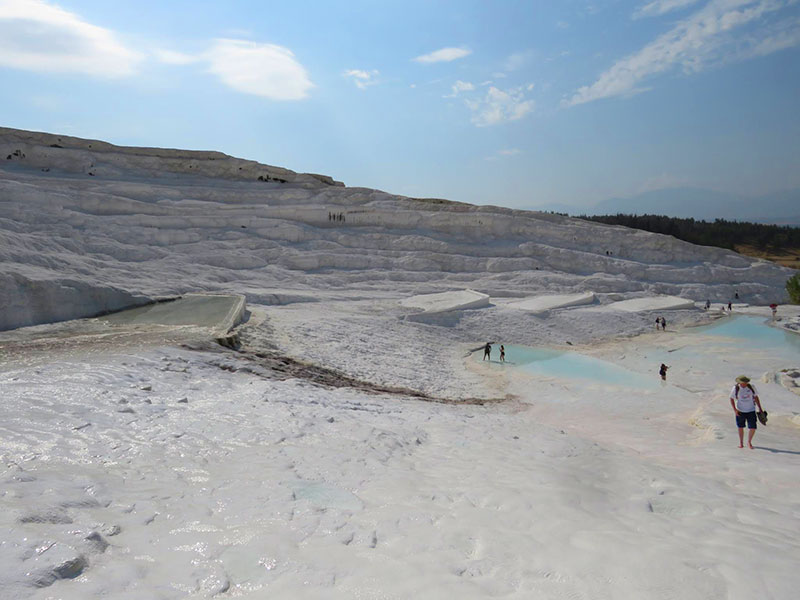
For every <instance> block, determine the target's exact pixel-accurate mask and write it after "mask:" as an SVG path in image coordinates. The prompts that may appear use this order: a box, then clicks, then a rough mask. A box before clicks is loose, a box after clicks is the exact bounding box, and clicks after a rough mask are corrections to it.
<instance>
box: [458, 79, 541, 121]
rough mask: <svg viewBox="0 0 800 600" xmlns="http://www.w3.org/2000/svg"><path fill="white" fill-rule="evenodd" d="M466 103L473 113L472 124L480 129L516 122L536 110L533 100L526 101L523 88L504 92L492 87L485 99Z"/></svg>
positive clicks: (466, 101)
mask: <svg viewBox="0 0 800 600" xmlns="http://www.w3.org/2000/svg"><path fill="white" fill-rule="evenodd" d="M465 103H466V105H467V107H469V109H470V110H471V111H472V118H471V121H472V123H473V124H474V125H477V126H478V127H487V126H489V125H497V124H499V123H504V122H506V121H516V120H518V119H521V118H522V117H524V116H525V115H526V114H528V113H529V112H531V111H532V110H533V108H534V102H533V100H526V99H525V93H524V90H523V88H515V89H512V90H508V91H503V90H500V89H497V88H496V87H494V86H492V87H490V88H489V90H488V91H487V92H486V96H484V97H483V98H480V99H478V100H465Z"/></svg>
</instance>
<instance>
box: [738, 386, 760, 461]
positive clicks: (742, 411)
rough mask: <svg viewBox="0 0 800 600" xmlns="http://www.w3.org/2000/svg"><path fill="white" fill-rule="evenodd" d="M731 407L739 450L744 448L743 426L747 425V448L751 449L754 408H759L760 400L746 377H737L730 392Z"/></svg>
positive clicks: (754, 422) (754, 423)
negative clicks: (737, 432)
mask: <svg viewBox="0 0 800 600" xmlns="http://www.w3.org/2000/svg"><path fill="white" fill-rule="evenodd" d="M731 406H732V407H733V412H734V413H736V427H737V428H738V429H739V448H744V425H745V423H747V429H748V432H747V446H748V447H749V448H750V449H751V450H752V449H753V436H754V435H755V434H756V427H757V426H758V425H757V424H756V406H758V410H759V412H760V411H763V410H764V409H763V408H761V400H759V398H758V392H757V391H756V388H755V386H753V384H751V383H750V378H749V377H747V376H746V375H739V377H737V378H736V384H735V385H734V386H733V389H732V390H731Z"/></svg>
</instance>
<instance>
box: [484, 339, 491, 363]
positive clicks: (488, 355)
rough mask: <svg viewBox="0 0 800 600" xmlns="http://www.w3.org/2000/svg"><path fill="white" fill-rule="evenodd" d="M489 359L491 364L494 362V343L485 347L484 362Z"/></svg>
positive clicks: (489, 343)
mask: <svg viewBox="0 0 800 600" xmlns="http://www.w3.org/2000/svg"><path fill="white" fill-rule="evenodd" d="M487 358H488V359H489V362H492V343H491V342H486V345H485V346H484V347H483V360H486V359H487Z"/></svg>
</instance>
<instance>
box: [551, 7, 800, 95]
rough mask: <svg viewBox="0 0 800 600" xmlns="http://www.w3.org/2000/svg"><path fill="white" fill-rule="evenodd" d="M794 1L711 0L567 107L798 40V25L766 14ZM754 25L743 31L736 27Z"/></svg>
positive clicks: (604, 75)
mask: <svg viewBox="0 0 800 600" xmlns="http://www.w3.org/2000/svg"><path fill="white" fill-rule="evenodd" d="M795 3H796V2H795V0H711V1H710V2H708V4H706V6H704V7H703V8H702V9H700V10H699V11H697V12H696V13H694V14H693V15H691V16H690V17H688V18H687V19H685V20H683V21H681V22H679V23H678V24H677V25H675V26H674V27H673V28H672V29H671V30H670V31H668V32H667V33H665V34H663V35H661V36H659V37H658V38H656V40H655V41H653V42H651V43H649V44H648V45H646V46H645V47H644V48H642V49H641V50H639V51H638V52H635V53H634V54H632V55H630V56H627V57H625V58H623V59H621V60H619V61H617V62H616V63H615V64H614V65H613V66H612V67H611V68H610V69H608V70H607V71H606V72H604V73H602V74H601V75H600V77H599V78H598V79H597V81H595V82H594V83H593V84H592V85H588V86H583V87H581V88H579V89H578V91H577V92H576V93H575V94H573V96H572V97H571V98H569V99H565V100H564V101H563V103H562V104H563V105H565V106H575V105H577V104H584V103H586V102H592V101H593V100H599V99H601V98H611V97H615V96H630V95H633V94H637V93H640V92H643V91H645V90H646V89H648V88H646V87H644V86H643V82H644V81H645V80H647V79H649V78H652V77H653V76H655V75H658V74H661V73H665V72H668V71H670V70H673V69H675V68H682V69H683V70H684V71H685V72H687V73H692V72H699V71H702V70H704V69H706V68H709V67H711V66H715V65H718V64H722V63H725V62H731V61H736V60H744V59H746V58H749V57H752V56H755V55H764V54H768V53H771V52H775V51H777V50H780V49H783V48H787V47H789V46H794V45H797V44H798V43H800V33H799V32H798V31H797V24H796V23H795V24H794V25H789V26H787V25H786V24H785V23H784V22H778V23H770V22H769V21H768V17H770V16H771V15H772V13H775V12H776V11H779V10H780V9H782V8H785V7H786V6H788V5H790V4H795ZM745 25H750V26H752V27H754V30H753V31H750V32H747V33H746V34H745V35H743V34H742V33H741V31H735V30H737V29H739V28H741V27H743V26H745Z"/></svg>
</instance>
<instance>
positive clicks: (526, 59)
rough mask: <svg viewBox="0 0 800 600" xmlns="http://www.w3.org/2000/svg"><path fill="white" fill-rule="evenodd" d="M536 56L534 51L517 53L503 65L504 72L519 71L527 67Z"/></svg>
mask: <svg viewBox="0 0 800 600" xmlns="http://www.w3.org/2000/svg"><path fill="white" fill-rule="evenodd" d="M534 56H535V54H534V52H533V51H532V50H527V51H525V52H515V53H514V54H511V55H509V57H508V58H506V60H505V62H504V63H503V71H518V70H519V69H521V68H523V67H525V66H526V65H527V64H528V63H530V62H531V60H532V59H533V58H534Z"/></svg>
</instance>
